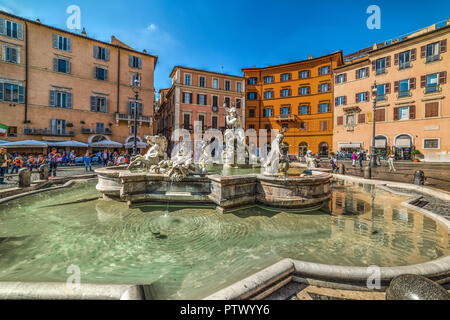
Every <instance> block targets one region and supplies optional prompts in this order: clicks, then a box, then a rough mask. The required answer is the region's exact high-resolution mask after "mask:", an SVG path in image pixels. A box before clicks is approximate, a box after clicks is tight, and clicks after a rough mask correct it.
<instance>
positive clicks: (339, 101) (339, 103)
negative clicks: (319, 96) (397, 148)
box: [325, 96, 347, 112]
mask: <svg viewBox="0 0 450 320" xmlns="http://www.w3.org/2000/svg"><path fill="white" fill-rule="evenodd" d="M345 100H347V99H346V97H344V96H341V97H337V98H336V105H337V106H342V105H344V104H345V102H346V101H345ZM325 112H326V111H325Z"/></svg>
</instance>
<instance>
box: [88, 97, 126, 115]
mask: <svg viewBox="0 0 450 320" xmlns="http://www.w3.org/2000/svg"><path fill="white" fill-rule="evenodd" d="M129 104H130V102H128V105H129ZM91 111H93V112H95V111H97V97H96V96H91ZM128 112H129V113H130V114H131V112H130V107H129V106H128Z"/></svg>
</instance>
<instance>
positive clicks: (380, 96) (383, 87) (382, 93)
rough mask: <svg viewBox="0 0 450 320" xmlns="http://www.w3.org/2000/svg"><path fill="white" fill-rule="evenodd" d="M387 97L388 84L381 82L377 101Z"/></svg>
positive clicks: (378, 87)
mask: <svg viewBox="0 0 450 320" xmlns="http://www.w3.org/2000/svg"><path fill="white" fill-rule="evenodd" d="M385 99H386V85H385V84H380V85H378V86H377V101H382V100H385Z"/></svg>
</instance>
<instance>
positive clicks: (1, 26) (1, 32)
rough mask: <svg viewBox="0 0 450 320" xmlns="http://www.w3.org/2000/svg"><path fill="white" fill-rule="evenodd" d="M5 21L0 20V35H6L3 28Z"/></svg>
mask: <svg viewBox="0 0 450 320" xmlns="http://www.w3.org/2000/svg"><path fill="white" fill-rule="evenodd" d="M5 23H6V21H5V19H4V18H0V34H3V35H4V34H5V33H6V27H5Z"/></svg>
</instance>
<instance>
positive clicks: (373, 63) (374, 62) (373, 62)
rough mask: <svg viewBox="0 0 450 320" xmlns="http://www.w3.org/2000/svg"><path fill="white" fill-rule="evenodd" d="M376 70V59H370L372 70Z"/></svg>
mask: <svg viewBox="0 0 450 320" xmlns="http://www.w3.org/2000/svg"><path fill="white" fill-rule="evenodd" d="M376 70H377V61H376V60H374V61H372V71H376Z"/></svg>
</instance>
